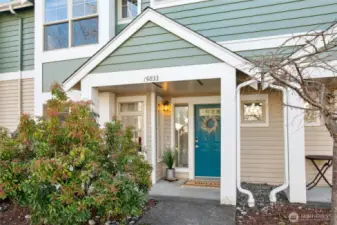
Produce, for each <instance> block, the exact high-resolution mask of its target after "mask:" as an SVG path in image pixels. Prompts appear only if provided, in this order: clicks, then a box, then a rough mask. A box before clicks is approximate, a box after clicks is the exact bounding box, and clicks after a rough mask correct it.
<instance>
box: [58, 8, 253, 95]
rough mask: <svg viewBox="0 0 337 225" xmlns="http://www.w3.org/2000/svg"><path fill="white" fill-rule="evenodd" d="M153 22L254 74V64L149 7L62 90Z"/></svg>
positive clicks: (237, 67) (66, 82)
mask: <svg viewBox="0 0 337 225" xmlns="http://www.w3.org/2000/svg"><path fill="white" fill-rule="evenodd" d="M149 21H151V22H153V23H155V24H157V25H158V26H160V27H163V28H164V29H166V30H168V31H169V32H171V33H173V34H175V35H177V36H178V37H180V38H182V39H184V40H186V41H188V42H190V43H191V44H193V45H195V46H197V47H199V48H200V49H202V50H204V51H206V52H208V53H209V54H211V55H213V56H215V57H217V58H218V59H220V60H222V61H223V62H225V63H227V64H228V65H231V66H232V67H234V68H236V69H239V70H241V71H243V72H245V73H246V74H248V75H251V76H255V75H256V73H257V71H256V70H252V68H254V66H253V65H252V64H251V63H250V62H249V61H248V60H246V59H244V58H243V57H241V56H239V55H237V54H235V53H233V52H231V51H229V50H228V49H226V48H222V47H221V46H220V45H218V44H216V43H214V42H212V41H210V40H209V39H207V38H205V37H203V36H201V35H199V34H197V33H196V32H194V31H192V30H190V29H188V28H186V27H184V26H182V25H180V24H178V23H177V22H175V21H173V20H171V19H169V18H167V17H165V16H163V15H162V14H160V13H158V12H156V11H154V10H153V9H151V8H148V9H146V10H145V11H144V13H142V14H141V15H139V16H138V17H137V18H136V19H135V20H134V21H132V23H131V24H130V25H129V26H128V27H126V28H125V29H124V30H123V31H122V32H121V33H119V34H118V35H117V36H116V37H115V38H114V39H113V40H112V41H111V42H110V43H108V44H107V45H105V46H104V47H103V48H102V49H101V50H99V51H98V52H97V53H96V55H94V56H93V57H92V58H90V59H89V60H88V61H87V62H86V63H84V64H83V66H81V67H80V68H79V70H77V71H76V72H75V73H74V74H73V75H72V76H70V77H69V78H68V79H67V80H66V81H64V82H63V84H64V88H65V90H69V89H71V88H72V87H73V86H74V85H76V84H77V83H78V82H79V81H80V80H82V79H83V78H84V77H85V76H87V75H88V74H89V73H90V71H92V70H93V69H94V68H95V67H96V66H97V65H98V64H99V63H101V62H102V61H103V60H104V59H105V58H106V57H108V56H109V55H110V54H111V53H112V52H114V51H115V50H116V49H118V47H119V46H121V45H122V44H123V43H124V42H125V41H126V40H128V39H129V38H130V37H131V36H132V35H133V34H134V33H136V32H137V31H138V30H139V29H140V28H141V27H143V26H144V25H145V24H146V23H147V22H149Z"/></svg>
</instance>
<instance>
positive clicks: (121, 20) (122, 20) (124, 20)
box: [117, 0, 142, 24]
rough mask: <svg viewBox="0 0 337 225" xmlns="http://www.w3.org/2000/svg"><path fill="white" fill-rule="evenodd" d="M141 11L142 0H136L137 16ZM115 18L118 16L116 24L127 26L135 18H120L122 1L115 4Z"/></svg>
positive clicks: (119, 0)
mask: <svg viewBox="0 0 337 225" xmlns="http://www.w3.org/2000/svg"><path fill="white" fill-rule="evenodd" d="M141 11H142V0H137V15H139V14H140V13H141ZM117 16H118V24H128V23H130V22H131V21H132V20H133V19H134V18H135V17H130V18H122V0H118V3H117Z"/></svg>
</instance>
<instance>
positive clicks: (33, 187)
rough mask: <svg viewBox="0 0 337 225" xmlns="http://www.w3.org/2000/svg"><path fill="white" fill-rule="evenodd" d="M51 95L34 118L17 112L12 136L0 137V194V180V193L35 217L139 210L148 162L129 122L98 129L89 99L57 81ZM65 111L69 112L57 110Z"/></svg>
mask: <svg viewBox="0 0 337 225" xmlns="http://www.w3.org/2000/svg"><path fill="white" fill-rule="evenodd" d="M52 95H53V98H52V99H51V100H49V101H48V102H47V104H46V116H45V117H43V118H39V119H38V120H37V121H34V120H33V119H32V118H30V117H29V116H27V115H23V116H22V117H21V121H20V125H19V128H18V135H17V137H16V138H15V139H13V138H10V137H9V136H7V137H6V138H4V143H6V144H5V147H2V145H1V142H0V160H1V163H6V167H3V168H5V169H0V183H1V184H2V185H3V186H4V187H1V186H0V198H1V188H2V189H3V190H4V191H3V194H2V198H5V197H9V198H11V199H13V200H17V201H19V203H21V204H26V205H27V206H28V207H29V208H30V210H31V214H32V217H31V219H32V222H33V223H34V224H54V225H58V224H62V225H76V224H83V223H86V222H88V220H90V219H91V218H94V217H96V216H99V218H101V220H102V221H103V220H105V221H106V220H108V219H111V218H114V219H116V218H117V219H123V218H125V217H126V216H137V215H139V214H140V213H141V212H142V208H143V206H144V204H145V203H146V193H147V191H148V189H149V186H150V183H149V176H150V172H151V166H150V165H149V164H148V163H147V162H146V161H145V160H144V159H143V158H142V157H141V156H139V155H138V154H137V146H136V144H135V143H134V142H133V141H132V131H131V129H125V130H123V129H122V126H121V124H120V123H119V122H117V121H114V122H111V123H107V124H106V126H105V129H104V130H100V129H99V126H98V124H97V123H96V120H95V114H94V113H93V111H92V110H91V102H89V101H81V102H72V101H69V100H68V98H67V96H66V94H65V93H64V91H63V90H62V89H61V88H60V87H59V86H58V85H54V87H53V88H52ZM65 111H69V114H68V115H66V116H63V115H64V114H63V113H62V112H65ZM10 150H13V152H11V151H10ZM16 158H18V159H20V161H16V160H14V161H13V159H16ZM19 162H20V163H22V166H19V167H18V165H17V164H18V163H19ZM7 164H8V165H7ZM1 170H5V171H6V173H7V174H8V175H3V174H2V173H1V172H2V171H1ZM13 177H15V179H13ZM14 181H15V182H14ZM13 185H14V186H15V187H16V188H14V189H12V190H10V188H8V187H9V186H13ZM18 196H20V197H18Z"/></svg>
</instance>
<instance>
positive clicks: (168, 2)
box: [151, 0, 208, 9]
mask: <svg viewBox="0 0 337 225" xmlns="http://www.w3.org/2000/svg"><path fill="white" fill-rule="evenodd" d="M205 1H208V0H161V1H158V0H151V7H152V8H154V9H160V8H166V7H172V6H178V5H185V4H190V3H197V2H205Z"/></svg>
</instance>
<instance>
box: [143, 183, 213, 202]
mask: <svg viewBox="0 0 337 225" xmlns="http://www.w3.org/2000/svg"><path fill="white" fill-rule="evenodd" d="M185 182H186V180H179V181H177V182H168V181H165V180H160V181H158V183H156V184H155V185H154V186H153V187H152V188H151V190H150V193H149V197H150V198H153V199H158V200H162V199H164V200H167V199H168V200H172V199H178V200H179V199H182V200H183V199H193V200H196V201H198V200H200V201H201V202H206V201H207V202H214V203H218V204H219V203H220V188H204V187H184V186H183V184H184V183H185Z"/></svg>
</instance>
